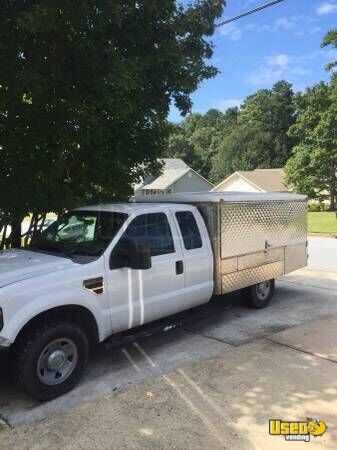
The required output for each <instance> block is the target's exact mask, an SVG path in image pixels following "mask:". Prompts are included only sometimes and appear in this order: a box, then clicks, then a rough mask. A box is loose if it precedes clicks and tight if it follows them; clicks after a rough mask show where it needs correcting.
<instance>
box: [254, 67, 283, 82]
mask: <svg viewBox="0 0 337 450" xmlns="http://www.w3.org/2000/svg"><path fill="white" fill-rule="evenodd" d="M283 73H284V72H283V70H281V69H274V68H272V67H262V68H260V69H258V70H256V71H254V72H252V73H251V74H250V75H249V76H248V77H247V82H248V83H249V84H252V85H253V86H263V85H271V84H274V83H276V82H277V81H279V80H280V79H282V77H283Z"/></svg>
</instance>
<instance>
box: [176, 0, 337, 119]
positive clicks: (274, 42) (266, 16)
mask: <svg viewBox="0 0 337 450" xmlns="http://www.w3.org/2000/svg"><path fill="white" fill-rule="evenodd" d="M266 2H267V0H227V6H226V8H225V11H224V14H223V17H222V18H221V19H220V20H219V21H218V22H221V20H223V19H226V18H230V17H233V16H236V15H238V14H240V13H242V12H245V11H247V10H249V9H253V8H254V7H256V6H259V5H261V4H264V3H266ZM332 28H337V0H285V1H284V2H281V3H279V4H276V5H275V6H271V7H270V8H266V9H264V10H262V11H260V12H257V13H255V14H252V15H250V16H247V17H244V18H242V19H239V20H238V21H235V22H232V23H230V24H228V25H225V26H222V27H219V28H217V30H216V32H215V34H214V35H213V37H212V39H211V40H212V42H213V44H214V54H213V57H212V59H211V60H210V62H211V64H213V65H214V66H215V67H217V68H218V69H219V70H220V73H219V74H218V75H217V76H216V77H215V78H212V79H210V80H206V81H204V82H202V83H201V85H200V86H199V88H198V89H197V91H195V92H194V94H193V95H192V101H193V107H192V112H199V113H201V114H204V113H206V112H207V111H208V110H209V109H210V108H217V109H220V110H222V111H225V110H226V109H227V108H228V107H231V106H239V105H240V104H241V103H242V101H243V100H244V99H245V98H246V97H247V96H248V95H249V94H252V93H254V92H256V91H257V90H258V89H264V88H270V87H272V85H273V84H274V83H276V82H277V81H279V80H282V79H285V80H287V81H289V82H290V83H292V85H293V89H294V90H295V91H303V90H305V88H306V87H308V86H310V85H312V84H314V83H317V82H319V81H321V80H324V81H327V80H328V79H329V73H328V72H327V71H326V70H325V68H324V67H325V65H326V64H327V63H328V62H329V61H331V60H333V59H337V50H334V49H332V48H323V49H322V48H321V46H320V45H321V42H322V40H323V37H324V35H325V33H326V32H327V31H328V30H330V29H332ZM169 119H170V120H172V121H174V122H179V121H180V120H181V119H182V118H181V116H180V114H179V112H178V111H177V110H176V108H174V107H172V108H171V112H170V117H169Z"/></svg>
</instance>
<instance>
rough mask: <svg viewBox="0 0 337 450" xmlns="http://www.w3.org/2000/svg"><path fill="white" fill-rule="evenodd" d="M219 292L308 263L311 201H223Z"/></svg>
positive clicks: (268, 277)
mask: <svg viewBox="0 0 337 450" xmlns="http://www.w3.org/2000/svg"><path fill="white" fill-rule="evenodd" d="M218 213H219V216H220V217H219V223H220V230H219V234H220V248H219V249H218V254H219V255H220V263H218V264H217V267H218V268H219V271H220V274H218V275H217V277H216V280H217V286H216V291H217V293H219V292H221V293H222V294H223V293H226V292H231V291H233V290H236V289H241V288H244V287H246V286H250V285H252V284H255V283H260V282H262V281H266V280H267V279H272V278H277V277H279V276H281V275H284V274H285V273H288V272H291V271H293V270H296V269H299V268H301V267H303V266H305V265H306V264H307V203H306V201H305V200H302V201H301V200H296V201H261V202H238V203H228V202H226V203H225V202H221V203H220V205H219V211H218Z"/></svg>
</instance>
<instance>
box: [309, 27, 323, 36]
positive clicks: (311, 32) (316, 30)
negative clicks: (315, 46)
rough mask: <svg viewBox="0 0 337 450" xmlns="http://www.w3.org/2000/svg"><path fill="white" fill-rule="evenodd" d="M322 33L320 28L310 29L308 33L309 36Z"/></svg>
mask: <svg viewBox="0 0 337 450" xmlns="http://www.w3.org/2000/svg"><path fill="white" fill-rule="evenodd" d="M321 31H322V28H321V27H312V28H311V30H310V31H309V33H310V34H316V33H320V32H321Z"/></svg>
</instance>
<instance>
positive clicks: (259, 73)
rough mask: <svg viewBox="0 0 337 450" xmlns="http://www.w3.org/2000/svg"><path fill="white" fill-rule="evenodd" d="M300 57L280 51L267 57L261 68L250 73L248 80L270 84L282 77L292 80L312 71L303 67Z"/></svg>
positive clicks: (252, 82) (260, 84)
mask: <svg viewBox="0 0 337 450" xmlns="http://www.w3.org/2000/svg"><path fill="white" fill-rule="evenodd" d="M301 62H302V61H301V60H300V58H294V57H290V56H289V55H287V54H286V53H278V54H275V55H272V56H269V57H268V58H266V59H265V63H264V64H263V65H261V67H260V68H258V69H257V70H255V71H253V72H251V73H250V75H249V76H248V77H247V79H246V81H247V83H249V84H252V85H254V86H270V85H272V84H274V83H276V82H277V81H279V80H281V79H288V80H290V81H292V82H294V81H296V80H297V79H298V78H301V77H303V76H304V75H307V74H308V73H310V71H309V70H308V69H307V68H305V67H303V66H302V64H301Z"/></svg>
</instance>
